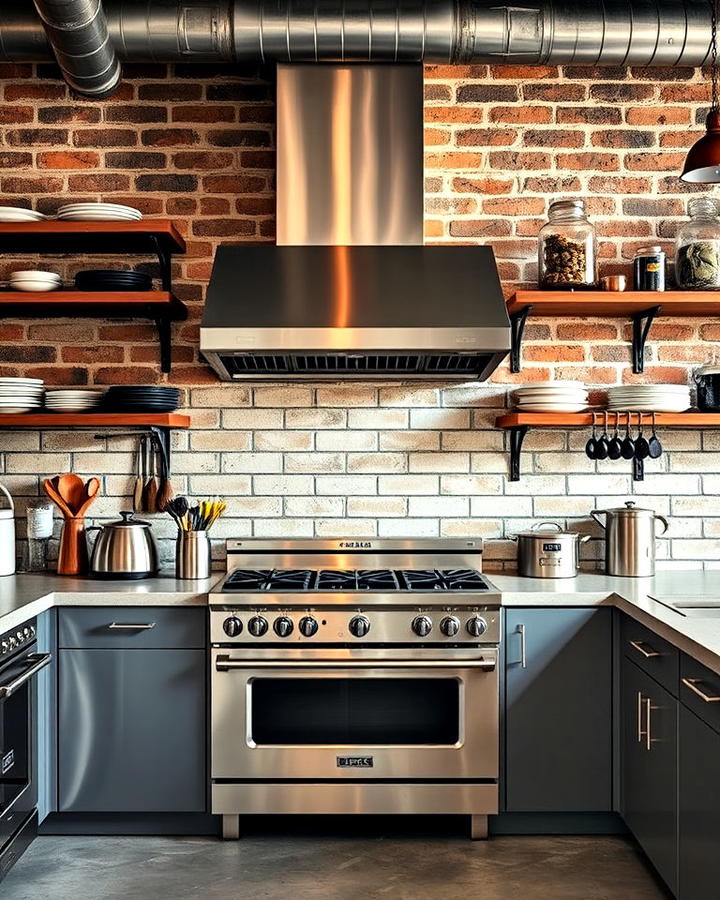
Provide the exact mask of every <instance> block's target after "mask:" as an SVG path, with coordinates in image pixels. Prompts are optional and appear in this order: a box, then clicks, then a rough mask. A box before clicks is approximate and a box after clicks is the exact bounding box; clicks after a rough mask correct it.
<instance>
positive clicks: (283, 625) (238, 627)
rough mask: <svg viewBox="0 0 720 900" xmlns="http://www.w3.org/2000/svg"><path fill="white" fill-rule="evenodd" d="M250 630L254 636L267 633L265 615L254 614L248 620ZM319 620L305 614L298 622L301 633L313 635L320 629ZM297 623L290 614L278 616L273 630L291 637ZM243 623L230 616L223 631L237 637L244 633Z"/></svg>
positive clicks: (277, 633)
mask: <svg viewBox="0 0 720 900" xmlns="http://www.w3.org/2000/svg"><path fill="white" fill-rule="evenodd" d="M247 627H248V631H249V632H250V634H251V635H252V636H253V637H262V636H263V635H264V634H266V633H267V630H268V627H269V625H268V621H267V619H265V618H264V617H263V616H252V618H250V619H249V621H248V625H247ZM318 627H319V626H318V623H317V620H316V619H314V618H313V617H312V616H303V618H302V619H300V622H299V623H298V628H299V630H300V633H301V634H302V635H303V636H304V637H313V635H315V634H317V631H318ZM294 628H295V625H294V623H293V620H292V619H291V618H290V617H289V616H278V618H277V619H275V621H274V622H273V631H274V632H275V634H276V635H277V636H278V637H281V638H286V637H290V635H291V634H292V633H293V629H294ZM242 630H243V623H242V621H241V620H240V619H239V618H238V617H237V616H229V617H228V618H227V619H225V621H224V622H223V631H224V632H225V634H226V635H227V636H228V637H237V636H238V635H239V634H241V633H242Z"/></svg>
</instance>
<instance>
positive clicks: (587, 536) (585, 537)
mask: <svg viewBox="0 0 720 900" xmlns="http://www.w3.org/2000/svg"><path fill="white" fill-rule="evenodd" d="M591 540H592V535H591V534H584V535H583V536H582V537H581V538H580V541H579V543H581V544H587V542H588V541H591Z"/></svg>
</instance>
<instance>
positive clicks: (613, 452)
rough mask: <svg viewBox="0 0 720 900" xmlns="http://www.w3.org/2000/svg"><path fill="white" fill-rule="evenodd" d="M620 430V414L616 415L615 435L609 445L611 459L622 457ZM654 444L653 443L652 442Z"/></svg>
mask: <svg viewBox="0 0 720 900" xmlns="http://www.w3.org/2000/svg"><path fill="white" fill-rule="evenodd" d="M619 430H620V413H619V412H616V413H615V433H614V434H613V437H612V440H611V441H610V443H609V444H608V457H609V458H610V459H620V457H621V456H622V441H621V440H620V435H619V434H618V432H619ZM650 443H652V441H651V442H650Z"/></svg>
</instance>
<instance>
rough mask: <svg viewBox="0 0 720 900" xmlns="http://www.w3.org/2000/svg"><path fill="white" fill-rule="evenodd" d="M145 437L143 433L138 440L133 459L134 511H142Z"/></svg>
mask: <svg viewBox="0 0 720 900" xmlns="http://www.w3.org/2000/svg"><path fill="white" fill-rule="evenodd" d="M146 440H147V438H146V437H145V435H143V436H142V437H141V438H140V440H139V441H138V449H137V458H136V460H135V466H136V468H135V484H134V485H133V510H134V511H135V512H142V511H143V508H142V504H143V488H144V487H145V473H144V469H143V466H144V462H145V459H144V454H145V441H146Z"/></svg>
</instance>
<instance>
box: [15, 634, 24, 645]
mask: <svg viewBox="0 0 720 900" xmlns="http://www.w3.org/2000/svg"><path fill="white" fill-rule="evenodd" d="M15 637H16V638H17V642H18V644H22V642H23V641H24V640H25V638H24V637H23V633H22V631H17V632H16V633H15Z"/></svg>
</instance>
